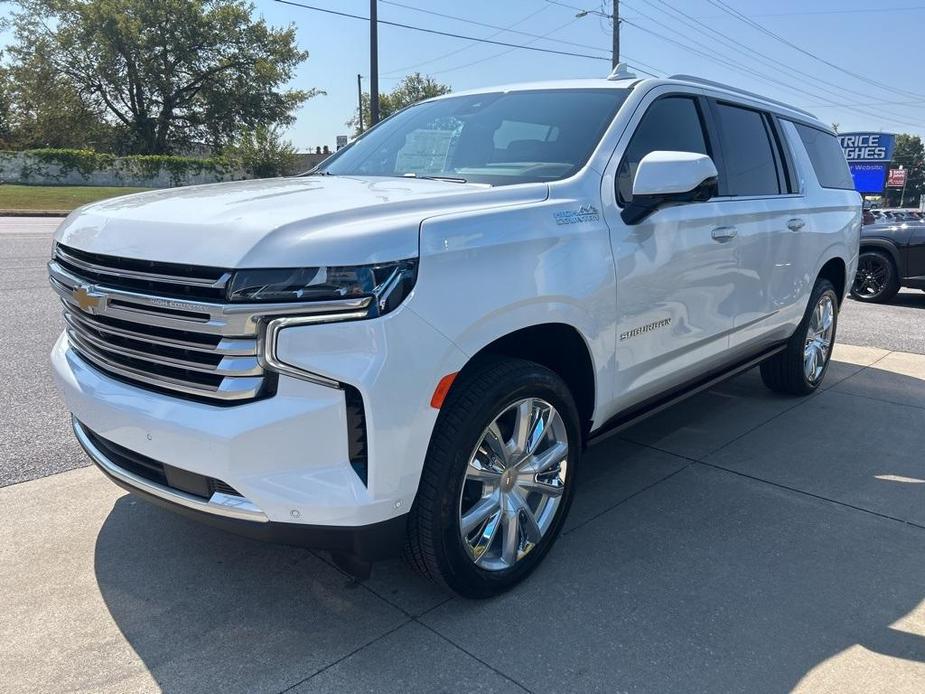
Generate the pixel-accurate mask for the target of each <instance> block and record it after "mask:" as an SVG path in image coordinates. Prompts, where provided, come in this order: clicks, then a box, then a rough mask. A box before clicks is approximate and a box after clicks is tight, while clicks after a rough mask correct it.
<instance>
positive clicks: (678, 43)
mask: <svg viewBox="0 0 925 694" xmlns="http://www.w3.org/2000/svg"><path fill="white" fill-rule="evenodd" d="M623 22H624V23H625V24H628V25H630V26H632V27H635V28H637V29H639V30H640V31H643V32H646V33H648V34H651V35H653V36H655V37H657V38H660V39H662V40H663V41H667V42H668V43H672V44H674V45H676V46H679V47H680V48H683V49H684V50H686V51H688V52H691V53H694V54H695V55H699V56H702V57H704V58H706V59H707V60H712V61H713V62H716V63H719V64H721V65H724V66H725V67H728V68H729V69H731V70H735V71H736V72H740V73H743V74H745V75H747V76H749V77H753V78H758V79H760V80H763V81H765V82H770V83H772V84H775V85H778V86H780V87H783V88H784V89H788V90H790V91H793V92H799V93H801V94H805V95H808V96H812V97H818V94H817V93H815V92H811V91H808V90H806V89H801V88H800V87H796V86H794V85H792V84H788V83H787V82H783V81H781V80H778V79H775V78H774V77H769V76H768V75H765V74H763V73H761V72H757V71H755V70H753V69H750V68H747V67H744V66H742V65H739V64H737V63H735V62H733V61H732V60H728V59H724V58H723V57H720V56H718V55H717V54H715V53H707V52H706V51H703V50H701V49H699V48H697V47H695V46H690V45H687V44H685V43H683V42H681V41H678V40H676V39H673V38H671V37H670V36H665V35H664V34H661V33H659V32H657V31H653V30H652V29H649V28H647V27H644V26H642V25H640V24H637V23H636V22H634V21H631V20H629V19H624V20H623ZM829 104H830V105H831V106H838V107H839V108H844V109H848V110H852V111H855V112H857V113H861V114H863V115H865V116H868V117H871V116H873V117H874V118H880V119H882V120H885V121H888V122H892V123H898V124H901V125H905V126H908V127H914V128H919V127H921V123H912V122H909V121H903V120H899V119H896V118H889V117H886V116H885V115H884V114H882V113H873V112H870V111H864V110H862V109H859V108H856V107H853V106H851V105H850V104H843V103H838V102H834V101H830V102H829Z"/></svg>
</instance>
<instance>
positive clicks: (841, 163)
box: [793, 123, 854, 190]
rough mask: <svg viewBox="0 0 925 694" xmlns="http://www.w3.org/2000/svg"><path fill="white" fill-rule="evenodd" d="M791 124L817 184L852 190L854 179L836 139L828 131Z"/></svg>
mask: <svg viewBox="0 0 925 694" xmlns="http://www.w3.org/2000/svg"><path fill="white" fill-rule="evenodd" d="M793 125H794V126H795V127H796V129H797V133H799V135H800V139H801V140H802V141H803V146H804V147H806V152H807V153H808V154H809V160H810V161H811V162H812V164H813V170H814V171H815V172H816V178H817V179H818V180H819V185H821V186H822V187H823V188H837V189H839V190H854V179H853V178H852V177H851V171H850V170H849V169H848V162H847V161H846V160H845V153H844V151H843V150H842V148H841V145H840V144H838V139H837V138H836V137H835V136H834V135H832V134H830V133H827V132H825V131H823V130H818V129H816V128H812V127H810V126H808V125H803V124H802V123H794V124H793Z"/></svg>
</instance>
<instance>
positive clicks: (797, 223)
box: [787, 219, 806, 231]
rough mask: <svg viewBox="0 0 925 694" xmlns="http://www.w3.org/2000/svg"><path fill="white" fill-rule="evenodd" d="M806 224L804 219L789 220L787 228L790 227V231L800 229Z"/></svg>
mask: <svg viewBox="0 0 925 694" xmlns="http://www.w3.org/2000/svg"><path fill="white" fill-rule="evenodd" d="M804 226H806V222H804V221H803V220H802V219H789V220H787V228H788V229H790V231H799V230H800V229H802V228H803V227H804Z"/></svg>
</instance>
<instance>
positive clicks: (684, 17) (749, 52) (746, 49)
mask: <svg viewBox="0 0 925 694" xmlns="http://www.w3.org/2000/svg"><path fill="white" fill-rule="evenodd" d="M655 1H656V2H658V3H659V4H660V5H664V6H665V7H667V8H668V10H671V12H672V13H674V14H676V15H680V19H678V18H677V17H674V16H672V15H669V16H670V17H671V18H672V19H674V20H675V21H681V22H682V23H683V24H684V25H686V26H688V27H691V28H693V29H694V30H695V31H703V30H706V31H708V32H710V33H711V34H713V35H714V36H715V37H716V39H718V40H719V41H721V42H722V43H723V45H725V46H727V47H729V48H731V49H732V50H734V51H736V52H737V53H739V54H741V55H745V56H746V57H748V58H749V59H751V60H755V61H756V62H760V63H761V64H763V65H766V66H768V67H770V68H771V69H774V70H778V69H781V68H782V69H784V70H787V71H788V72H791V73H793V74H796V75H800V76H801V77H803V78H806V79H809V80H812V81H814V82H817V83H819V84H824V85H828V86H829V87H834V89H828V88H826V87H818V89H819V90H820V91H824V92H827V93H829V94H832V95H834V96H835V97H837V98H842V99H844V98H845V94H854V95H856V96H860V97H862V98H863V97H866V96H868V95H867V94H864V93H861V92H857V91H854V90H852V89H849V88H846V87H842V86H841V85H838V84H835V83H834V82H829V81H828V80H824V79H822V78H821V77H817V76H815V75H813V74H812V73H809V72H805V71H803V70H800V69H798V68H795V67H791V66H790V65H788V64H787V63H784V62H783V61H780V60H777V59H776V58H773V57H771V56H769V55H766V54H765V53H762V52H760V51H758V50H755V49H754V48H752V47H751V46H748V45H746V44H744V43H742V42H741V41H737V40H736V39H734V38H732V37H727V36H725V35H724V34H722V33H721V32H719V31H717V30H716V29H714V28H713V27H711V26H709V25H708V24H705V23H703V22H701V21H700V20H698V19H696V18H695V17H692V16H691V15H689V14H687V13H686V12H684V11H682V10H679V9H677V8H675V7H673V6H672V5H670V4H669V3H667V2H665V0H655ZM649 5H650V6H651V7H652V8H653V9H655V10H658V11H659V12H662V13H663V14H666V15H668V14H669V13H668V11H666V10H664V9H662V8H661V7H655V6H654V5H652V4H651V2H649ZM634 11H635V12H636V13H637V14H640V15H641V16H643V17H645V18H646V19H649V20H650V21H652V22H654V23H655V24H656V25H658V26H661V27H663V28H669V29H670V27H667V26H665V25H664V24H662V23H661V22H659V21H658V20H657V19H655V18H653V17H651V16H649V15H646V14H644V13H642V12H641V10H638V9H636V10H634ZM671 30H672V31H674V30H673V29H671ZM675 33H678V34H680V33H681V32H678V31H675ZM733 44H734V45H733ZM724 57H726V58H729V56H728V55H726V56H724ZM731 59H732V60H735V58H731ZM776 66H779V67H776ZM836 90H837V91H836ZM820 98H822V97H820ZM834 103H835V102H831V101H830V104H834ZM838 105H840V106H848V107H851V108H853V107H855V106H862V105H863V104H856V103H854V102H851V103H850V104H838ZM880 115H881V116H888V117H893V118H895V119H898V120H897V122H903V120H902V119H903V118H907V117H908V116H905V115H903V114H897V113H890V112H887V111H882V112H881V114H880Z"/></svg>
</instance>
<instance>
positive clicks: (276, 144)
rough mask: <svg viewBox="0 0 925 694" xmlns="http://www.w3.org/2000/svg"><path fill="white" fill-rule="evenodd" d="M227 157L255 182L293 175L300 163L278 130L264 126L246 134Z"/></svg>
mask: <svg viewBox="0 0 925 694" xmlns="http://www.w3.org/2000/svg"><path fill="white" fill-rule="evenodd" d="M228 153H229V154H231V155H232V156H233V157H235V158H236V159H238V160H239V161H240V162H241V166H243V167H244V169H245V170H246V171H247V172H248V173H250V174H251V175H252V176H254V177H255V178H269V177H271V176H286V175H290V174H292V173H294V171H293V169H294V168H295V166H296V162H297V161H298V157H297V156H296V150H295V147H293V146H292V143H291V142H289V141H288V140H286V139H284V138H283V134H282V131H281V128H280V127H279V126H265V125H261V126H258V127H257V128H255V129H254V130H251V131H248V132H246V133H243V134H242V136H241V138H240V140H239V142H238V144H237V145H235V147H234V148H233V149H230V150H228Z"/></svg>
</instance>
